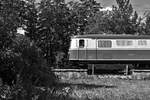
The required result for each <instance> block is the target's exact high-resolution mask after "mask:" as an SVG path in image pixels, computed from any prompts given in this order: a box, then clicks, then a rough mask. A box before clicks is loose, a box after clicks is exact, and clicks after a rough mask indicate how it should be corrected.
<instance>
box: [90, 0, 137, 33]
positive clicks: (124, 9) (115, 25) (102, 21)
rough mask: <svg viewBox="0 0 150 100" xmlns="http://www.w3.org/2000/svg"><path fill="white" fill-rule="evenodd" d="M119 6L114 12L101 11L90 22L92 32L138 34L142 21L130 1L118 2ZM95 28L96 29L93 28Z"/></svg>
mask: <svg viewBox="0 0 150 100" xmlns="http://www.w3.org/2000/svg"><path fill="white" fill-rule="evenodd" d="M116 2H117V6H113V7H112V11H101V12H99V14H97V15H96V16H95V17H94V18H92V20H91V21H90V22H94V23H92V25H94V26H90V27H89V29H94V30H90V32H92V31H95V32H97V33H101V32H102V33H103V32H104V33H111V34H137V32H138V30H137V29H138V27H139V25H140V20H139V19H138V14H137V12H136V11H135V12H134V10H133V8H132V5H131V4H130V0H116ZM92 27H94V28H92Z"/></svg>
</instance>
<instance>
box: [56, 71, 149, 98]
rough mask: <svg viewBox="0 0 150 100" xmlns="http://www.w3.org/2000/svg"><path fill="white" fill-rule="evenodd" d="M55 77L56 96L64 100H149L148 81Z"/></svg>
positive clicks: (103, 76) (118, 77)
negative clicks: (57, 78) (58, 83)
mask: <svg viewBox="0 0 150 100" xmlns="http://www.w3.org/2000/svg"><path fill="white" fill-rule="evenodd" d="M57 75H58V76H59V77H60V81H61V84H60V85H59V88H58V87H57V89H56V91H57V95H58V96H60V95H61V96H62V94H63V96H62V97H63V98H64V100H150V80H149V79H144V80H143V79H132V78H131V76H124V75H122V76H120V75H119V76H118V75H90V76H89V75H86V74H82V75H81V74H79V75H78V74H72V73H68V74H60V73H59V74H57ZM65 75H66V76H65ZM60 88H61V89H60Z"/></svg>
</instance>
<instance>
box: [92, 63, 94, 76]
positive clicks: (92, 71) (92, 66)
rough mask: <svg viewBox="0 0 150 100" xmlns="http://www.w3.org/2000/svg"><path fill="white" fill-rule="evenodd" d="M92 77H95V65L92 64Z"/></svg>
mask: <svg viewBox="0 0 150 100" xmlns="http://www.w3.org/2000/svg"><path fill="white" fill-rule="evenodd" d="M92 75H94V64H92Z"/></svg>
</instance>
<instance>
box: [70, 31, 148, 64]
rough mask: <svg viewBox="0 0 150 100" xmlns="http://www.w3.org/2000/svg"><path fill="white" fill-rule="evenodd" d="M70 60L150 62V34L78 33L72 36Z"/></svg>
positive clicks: (120, 62) (81, 61) (87, 61)
mask: <svg viewBox="0 0 150 100" xmlns="http://www.w3.org/2000/svg"><path fill="white" fill-rule="evenodd" d="M69 60H70V61H71V62H78V63H81V64H108V63H115V64H116V63H117V64H139V63H144V64H145V63H148V64H149V63H150V36H147V35H102V34H90V35H77V36H74V37H72V38H71V43H70V48H69Z"/></svg>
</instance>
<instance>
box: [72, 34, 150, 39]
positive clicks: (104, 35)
mask: <svg viewBox="0 0 150 100" xmlns="http://www.w3.org/2000/svg"><path fill="white" fill-rule="evenodd" d="M73 38H92V39H150V35H124V34H122V35H116V34H107V35H106V34H87V35H76V36H74V37H73Z"/></svg>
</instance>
